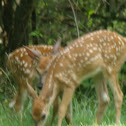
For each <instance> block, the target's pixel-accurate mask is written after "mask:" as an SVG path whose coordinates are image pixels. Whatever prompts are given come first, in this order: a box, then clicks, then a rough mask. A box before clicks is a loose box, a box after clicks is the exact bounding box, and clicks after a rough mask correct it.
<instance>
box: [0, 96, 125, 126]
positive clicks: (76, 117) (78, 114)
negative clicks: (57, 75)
mask: <svg viewBox="0 0 126 126" xmlns="http://www.w3.org/2000/svg"><path fill="white" fill-rule="evenodd" d="M124 99H125V98H124ZM113 106H114V103H113V101H111V103H110V105H109V107H108V109H107V111H106V112H105V114H104V117H103V120H102V124H101V126H115V124H114V117H115V109H114V107H113ZM125 106H126V102H125V100H124V103H123V106H122V114H121V123H122V124H120V125H118V126H125V125H126V120H125V119H126V114H125V112H126V107H125ZM96 108H97V102H96V100H95V98H94V96H93V97H91V98H87V97H83V98H82V99H81V101H79V102H78V101H77V99H76V98H73V124H74V126H95V123H94V122H95V114H96ZM31 109H32V107H31V102H26V104H25V107H24V110H23V112H22V116H21V114H16V112H15V111H14V110H12V109H10V108H9V107H8V103H7V102H3V103H0V126H29V125H30V126H34V122H33V120H32V117H31ZM50 119H51V114H50V116H49V119H48V120H47V124H46V126H49V122H50ZM56 124H57V118H56V119H55V122H54V124H53V126H56ZM66 125H67V124H66V122H65V120H63V125H62V126H66Z"/></svg>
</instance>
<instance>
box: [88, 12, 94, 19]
mask: <svg viewBox="0 0 126 126" xmlns="http://www.w3.org/2000/svg"><path fill="white" fill-rule="evenodd" d="M94 13H95V11H94V10H90V11H89V12H88V18H90V17H91V15H92V14H94Z"/></svg>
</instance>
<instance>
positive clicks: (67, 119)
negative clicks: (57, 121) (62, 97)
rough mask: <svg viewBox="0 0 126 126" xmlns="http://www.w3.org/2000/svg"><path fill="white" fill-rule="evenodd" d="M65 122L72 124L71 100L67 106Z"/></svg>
mask: <svg viewBox="0 0 126 126" xmlns="http://www.w3.org/2000/svg"><path fill="white" fill-rule="evenodd" d="M65 119H66V122H67V124H68V125H69V124H71V125H72V100H71V102H70V104H69V106H68V109H67V112H66V116H65Z"/></svg>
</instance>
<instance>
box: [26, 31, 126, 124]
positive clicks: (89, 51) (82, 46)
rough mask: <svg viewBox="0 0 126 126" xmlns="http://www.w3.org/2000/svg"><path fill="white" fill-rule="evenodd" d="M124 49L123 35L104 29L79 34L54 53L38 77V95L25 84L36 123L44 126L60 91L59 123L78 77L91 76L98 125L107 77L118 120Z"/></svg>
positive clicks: (104, 104) (106, 91)
mask: <svg viewBox="0 0 126 126" xmlns="http://www.w3.org/2000/svg"><path fill="white" fill-rule="evenodd" d="M125 52H126V40H125V38H124V37H122V36H121V35H119V34H117V33H116V32H111V31H107V30H99V31H94V32H91V33H88V34H86V35H84V36H82V37H79V38H78V39H76V40H74V41H73V42H72V43H70V44H69V45H68V46H67V47H66V48H64V49H63V50H61V51H60V52H58V53H57V54H56V55H55V56H54V57H53V60H52V61H51V63H50V64H49V65H48V72H47V74H46V75H45V79H44V80H42V83H44V86H43V89H42V91H41V93H40V96H38V95H37V94H36V92H35V91H34V89H33V88H32V87H31V86H30V85H29V84H27V88H28V92H29V93H30V94H31V96H32V97H33V106H32V107H33V108H32V117H33V119H34V120H35V123H36V125H38V126H44V124H45V122H46V119H47V117H48V114H49V109H50V106H51V104H52V103H53V102H54V100H55V98H56V97H57V96H58V95H59V93H60V92H62V93H63V96H62V100H61V104H60V106H59V109H58V124H57V126H61V125H62V120H63V118H64V117H65V115H66V111H67V109H68V106H69V104H70V102H71V100H72V96H73V93H74V91H75V89H76V88H77V87H78V86H79V85H80V83H81V82H82V80H84V79H86V78H89V77H93V78H94V81H95V89H96V93H97V96H98V101H99V103H98V110H97V113H96V119H97V123H98V124H100V122H101V119H102V116H103V113H104V111H105V108H106V107H107V105H108V103H109V102H110V98H109V95H108V90H107V80H108V82H109V86H110V89H111V90H112V93H113V96H114V101H115V109H116V123H119V121H120V114H121V106H122V101H123V93H122V91H121V89H120V85H119V80H118V72H119V71H120V69H121V66H122V64H123V63H124V61H125V60H126V53H125ZM45 58H46V57H45Z"/></svg>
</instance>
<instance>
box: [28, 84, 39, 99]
mask: <svg viewBox="0 0 126 126" xmlns="http://www.w3.org/2000/svg"><path fill="white" fill-rule="evenodd" d="M27 91H28V94H29V95H30V96H31V97H32V98H33V100H34V99H36V98H38V95H37V93H36V92H35V90H34V89H33V88H32V87H31V85H30V84H28V82H27Z"/></svg>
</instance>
